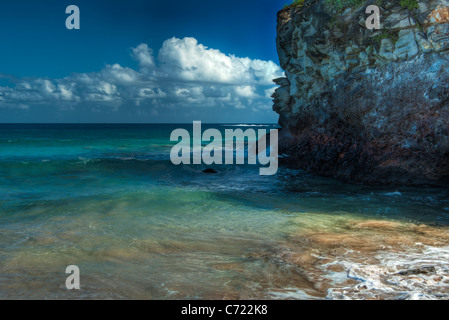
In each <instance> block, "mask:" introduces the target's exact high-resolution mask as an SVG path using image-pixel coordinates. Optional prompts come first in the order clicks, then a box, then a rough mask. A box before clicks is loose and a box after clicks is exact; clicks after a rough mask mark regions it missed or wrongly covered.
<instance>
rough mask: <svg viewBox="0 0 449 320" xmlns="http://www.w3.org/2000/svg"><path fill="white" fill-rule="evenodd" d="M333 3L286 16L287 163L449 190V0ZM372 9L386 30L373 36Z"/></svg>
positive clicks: (311, 0)
mask: <svg viewBox="0 0 449 320" xmlns="http://www.w3.org/2000/svg"><path fill="white" fill-rule="evenodd" d="M325 1H326V2H323V1H322V0H305V2H304V3H303V4H302V5H301V4H298V5H296V6H293V5H292V6H289V7H286V8H284V9H283V10H281V11H280V12H279V13H278V26H277V35H278V37H277V48H278V53H279V58H280V63H281V66H282V68H283V69H284V70H285V75H286V77H285V78H279V79H275V82H276V84H278V85H279V86H280V88H278V89H277V90H276V91H275V93H274V94H273V98H274V106H273V109H274V110H275V111H276V112H277V113H279V115H280V117H279V124H280V125H281V127H282V130H281V132H280V136H279V147H280V152H281V153H284V154H286V155H287V156H286V157H285V158H282V161H284V162H285V163H286V164H287V165H289V166H293V167H296V168H302V169H304V170H307V171H309V172H314V173H318V174H321V175H326V176H334V177H338V178H342V179H347V180H349V181H353V182H365V183H374V184H389V183H399V184H436V185H448V182H449V0H422V1H420V0H418V1H416V0H402V1H399V0H383V1H382V0H377V1H366V2H365V1H363V0H361V1H362V2H359V3H358V5H357V4H355V3H356V1H352V2H350V1H348V2H347V4H348V5H346V6H345V5H344V2H342V1H344V0H325ZM342 3H343V6H342ZM371 4H374V5H377V6H378V7H379V8H380V24H381V29H380V30H368V29H367V28H366V25H365V20H366V19H367V18H368V16H369V14H367V13H365V10H366V7H367V6H368V5H371ZM413 4H414V5H413ZM349 5H351V6H349Z"/></svg>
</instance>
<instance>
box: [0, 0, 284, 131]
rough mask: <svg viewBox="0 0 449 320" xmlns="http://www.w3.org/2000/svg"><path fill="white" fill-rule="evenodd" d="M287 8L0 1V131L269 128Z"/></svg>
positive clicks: (269, 3) (235, 1) (261, 2)
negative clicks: (203, 125)
mask: <svg viewBox="0 0 449 320" xmlns="http://www.w3.org/2000/svg"><path fill="white" fill-rule="evenodd" d="M284 2H288V0H286V1H284ZM284 2H282V0H257V1H256V0H222V1H210V0H209V1H205V0H190V1H186V0H183V1H178V0H172V1H153V0H146V1H143V0H125V1H122V0H121V1H111V0H110V1H99V0H71V1H65V0H42V1H35V0H34V1H30V0H26V1H25V0H15V1H8V2H6V1H2V2H1V3H0V39H1V50H0V123H8V122H17V123H29V122H39V123H46V122H59V123H78V122H82V123H84V122H86V123H103V122H106V123H110V122H114V123H119V122H126V123H134V122H137V123H189V122H192V121H193V120H200V121H203V122H209V123H213V122H215V123H242V122H243V123H275V122H277V118H278V117H277V115H276V114H275V113H274V112H273V111H272V98H271V97H270V96H271V94H272V92H273V90H274V89H275V84H274V83H273V82H272V79H274V78H277V77H280V76H283V71H282V70H281V68H280V67H279V60H278V56H277V52H276V40H275V39H276V13H277V11H278V10H280V9H281V8H282V7H283V5H284ZM69 5H76V6H78V8H79V10H80V29H78V30H77V29H71V30H69V29H67V28H66V19H67V18H68V17H69V15H70V14H67V13H66V12H65V11H66V7H67V6H69Z"/></svg>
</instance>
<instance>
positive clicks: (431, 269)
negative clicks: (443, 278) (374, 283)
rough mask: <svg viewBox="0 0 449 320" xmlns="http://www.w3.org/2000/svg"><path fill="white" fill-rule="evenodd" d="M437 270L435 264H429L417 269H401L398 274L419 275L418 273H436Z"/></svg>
mask: <svg viewBox="0 0 449 320" xmlns="http://www.w3.org/2000/svg"><path fill="white" fill-rule="evenodd" d="M435 272H436V270H435V267H433V266H427V267H421V268H417V269H410V270H405V271H400V272H398V274H400V275H401V276H410V275H417V274H434V273H435Z"/></svg>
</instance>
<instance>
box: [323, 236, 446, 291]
mask: <svg viewBox="0 0 449 320" xmlns="http://www.w3.org/2000/svg"><path fill="white" fill-rule="evenodd" d="M419 247H420V248H418V249H414V250H411V251H407V252H401V253H391V252H384V253H381V254H379V255H377V256H376V258H377V259H378V261H379V263H378V264H367V263H360V262H357V263H354V262H351V261H340V262H339V263H340V264H341V265H343V266H345V267H346V269H347V278H349V279H353V280H356V281H358V282H359V283H358V284H356V285H353V286H347V287H342V288H341V287H340V288H338V287H337V288H331V289H329V290H328V298H331V299H407V300H414V299H419V300H426V299H449V247H441V248H437V247H430V246H424V245H421V246H419ZM429 266H431V267H434V268H435V272H431V273H419V272H418V273H416V274H410V275H404V274H399V272H401V271H407V270H415V269H420V268H423V267H429ZM339 276H341V275H339V274H338V273H337V274H335V275H330V278H334V279H333V280H334V283H335V282H339V281H338V280H341V279H335V278H336V277H339ZM335 280H337V281H335Z"/></svg>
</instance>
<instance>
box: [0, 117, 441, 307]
mask: <svg viewBox="0 0 449 320" xmlns="http://www.w3.org/2000/svg"><path fill="white" fill-rule="evenodd" d="M180 127H184V128H186V129H188V130H191V125H49V124H48V125H0V234H1V237H0V298H2V299H5V298H12V299H18V298H49V299H53V298H61V299H108V298H125V299H185V298H187V299H255V298H259V299H260V298H261V299H287V298H292V299H296V298H301V299H322V298H336V299H341V298H343V299H344V298H348V299H360V298H370V299H389V298H395V299H396V298H401V299H407V298H421V299H424V298H438V299H440V298H441V299H446V298H448V297H449V271H448V266H447V261H448V259H449V249H448V248H449V247H448V246H449V233H448V230H449V228H448V226H449V197H448V194H449V190H447V189H438V188H411V187H408V188H405V187H382V188H381V187H369V186H360V185H349V184H344V183H341V182H337V181H335V180H333V179H327V178H320V177H315V176H312V175H308V174H305V173H304V172H301V171H293V170H289V169H286V168H279V171H278V173H277V175H275V176H260V175H259V167H258V166H255V165H226V166H224V165H222V166H220V165H218V166H212V167H213V168H215V169H216V170H217V171H218V173H216V174H205V173H203V172H202V170H204V169H205V168H207V167H208V166H205V165H180V166H175V165H173V164H172V163H171V162H170V158H169V153H170V149H171V146H172V145H173V144H174V143H173V142H170V141H169V137H170V133H171V131H172V130H174V129H175V128H180ZM210 127H215V128H217V129H221V130H224V129H225V128H234V129H235V128H238V127H239V126H235V125H234V126H232V127H230V126H227V125H211V126H210ZM240 127H241V128H242V129H247V128H251V126H249V127H248V126H247V125H245V126H240ZM206 128H207V126H204V125H203V130H204V129H206ZM254 128H257V129H260V128H266V129H270V128H274V126H269V125H266V126H257V127H254ZM429 264H430V265H432V266H434V267H435V268H436V273H435V274H432V275H418V276H415V277H414V278H413V277H405V276H398V275H397V271H401V270H404V269H410V268H413V267H420V266H423V265H429ZM68 265H77V266H78V267H79V268H80V271H81V290H79V291H75V290H74V291H69V290H67V289H66V288H65V279H66V277H67V276H68V275H66V274H65V273H64V272H65V268H66V267H67V266H68Z"/></svg>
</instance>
